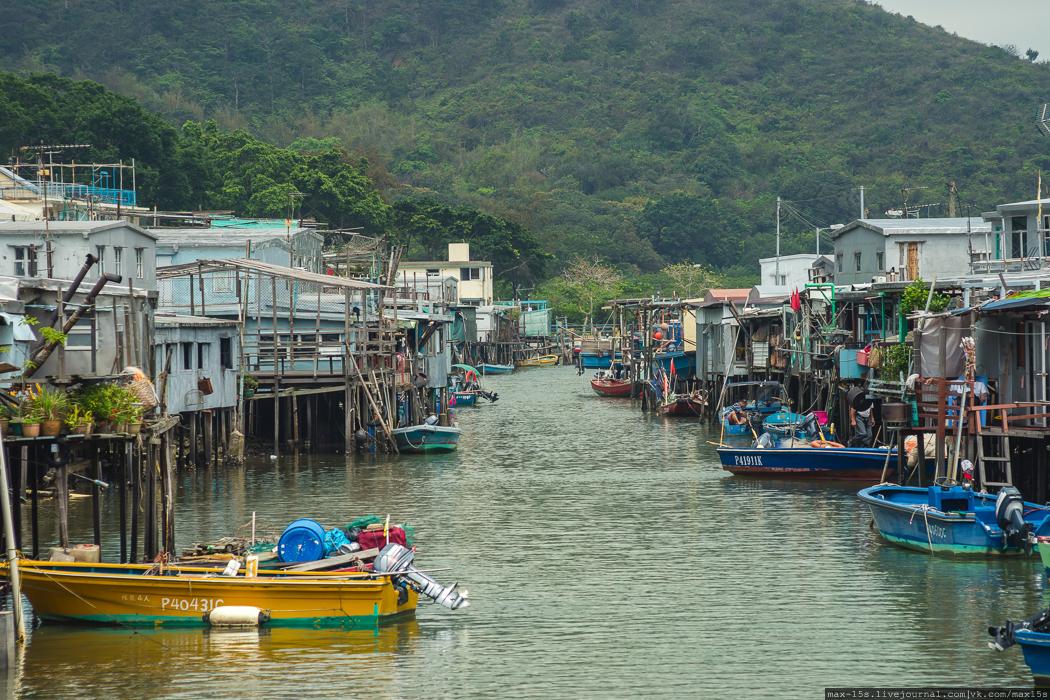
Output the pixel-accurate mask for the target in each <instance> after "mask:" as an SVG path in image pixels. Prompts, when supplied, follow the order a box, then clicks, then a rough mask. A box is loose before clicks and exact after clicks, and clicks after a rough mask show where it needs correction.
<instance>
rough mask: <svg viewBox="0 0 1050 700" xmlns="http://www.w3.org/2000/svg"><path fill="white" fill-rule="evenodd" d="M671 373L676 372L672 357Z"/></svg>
mask: <svg viewBox="0 0 1050 700" xmlns="http://www.w3.org/2000/svg"><path fill="white" fill-rule="evenodd" d="M671 374H674V358H673V357H672V358H671Z"/></svg>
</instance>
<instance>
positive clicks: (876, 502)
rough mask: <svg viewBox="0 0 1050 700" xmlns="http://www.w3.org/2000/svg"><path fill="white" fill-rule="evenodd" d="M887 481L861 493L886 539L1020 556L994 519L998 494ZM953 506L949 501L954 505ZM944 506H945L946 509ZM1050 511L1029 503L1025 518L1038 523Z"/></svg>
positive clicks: (926, 548)
mask: <svg viewBox="0 0 1050 700" xmlns="http://www.w3.org/2000/svg"><path fill="white" fill-rule="evenodd" d="M934 489H940V487H930V488H919V487H915V486H895V485H882V486H872V487H871V488H867V489H863V490H861V491H860V493H858V494H857V497H858V498H860V500H861V501H863V502H864V503H865V504H867V505H868V507H869V508H870V509H871V515H872V518H873V519H874V521H875V528H876V529H877V530H878V531H879V534H880V535H882V537H883V539H885V540H886V541H888V542H892V543H893V544H896V545H899V546H901V547H906V548H908V549H914V550H918V551H922V552H927V553H931V554H943V555H946V556H979V557H986V556H1001V555H1006V556H1016V555H1023V554H1024V549H1023V547H1021V546H1011V545H1009V544H1008V542H1007V538H1006V533H1005V532H1004V531H1003V530H1002V529H1001V528H1000V527H999V525H998V524H997V523H996V520H995V495H994V494H993V495H989V494H979V493H973V492H972V491H968V490H964V489H962V488H960V487H954V488H953V489H941V490H940V491H934ZM949 503H950V505H946V504H949ZM942 508H944V509H945V510H942ZM1048 513H1050V511H1047V510H1045V509H1044V508H1041V507H1040V506H1038V505H1036V504H1034V503H1025V516H1024V517H1025V520H1026V521H1028V522H1031V523H1032V524H1033V526H1034V527H1038V526H1039V525H1041V524H1042V522H1043V521H1044V520H1045V519H1046V516H1047V514H1048Z"/></svg>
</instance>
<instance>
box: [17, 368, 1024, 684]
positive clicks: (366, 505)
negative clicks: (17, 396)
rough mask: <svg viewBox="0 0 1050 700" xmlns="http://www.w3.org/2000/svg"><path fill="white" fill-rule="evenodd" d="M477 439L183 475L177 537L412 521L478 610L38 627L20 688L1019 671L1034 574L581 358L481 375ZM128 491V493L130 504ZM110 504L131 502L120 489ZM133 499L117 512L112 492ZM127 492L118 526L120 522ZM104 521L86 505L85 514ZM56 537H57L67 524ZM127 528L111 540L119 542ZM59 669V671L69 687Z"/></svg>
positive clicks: (473, 423)
mask: <svg viewBox="0 0 1050 700" xmlns="http://www.w3.org/2000/svg"><path fill="white" fill-rule="evenodd" d="M486 382H487V383H489V384H491V385H492V388H493V389H494V390H496V391H498V392H499V394H500V396H501V400H500V401H499V402H498V403H497V404H495V405H493V406H482V407H478V408H475V409H463V410H462V411H461V412H460V419H461V423H462V425H463V427H464V436H463V440H462V442H461V449H460V450H459V451H458V452H456V453H453V454H447V455H435V456H432V457H417V456H412V457H409V456H406V457H403V458H389V457H384V456H366V457H350V458H346V457H343V456H337V455H330V456H302V457H300V458H298V459H282V460H281V461H279V462H277V463H272V462H270V461H269V460H261V461H257V462H253V463H252V464H250V465H248V466H247V467H246V468H244V469H226V470H223V469H215V470H211V471H196V472H194V471H187V472H183V473H181V474H179V478H178V488H179V496H178V498H179V512H178V516H177V519H176V528H177V538H178V541H179V542H180V544H189V543H190V542H192V541H195V540H199V539H208V538H214V537H218V536H221V535H225V534H228V533H229V532H230V531H231V529H233V528H236V527H238V526H243V525H245V524H247V523H248V522H250V520H251V515H252V512H253V511H254V512H256V514H257V519H258V523H259V530H260V532H261V533H263V534H265V533H272V534H276V533H277V532H279V531H280V529H281V528H282V527H283V526H284V525H285V524H286V523H288V522H289V521H291V520H293V519H295V518H298V517H303V516H308V517H314V518H317V519H319V520H321V521H322V522H325V523H328V524H336V523H345V522H347V521H349V520H350V519H352V518H353V517H355V516H357V515H359V514H362V513H369V512H375V513H379V514H384V515H385V514H386V513H391V514H393V515H394V516H395V517H397V518H399V519H404V520H407V521H408V522H409V523H411V524H413V525H414V526H415V527H416V534H417V538H418V541H419V543H420V555H419V561H420V564H421V565H422V566H424V567H425V568H441V569H448V571H447V573H446V572H442V574H441V577H442V580H444V579H445V578H447V579H448V580H449V581H452V580H456V579H458V580H459V581H461V582H462V583H463V586H464V587H466V588H468V589H470V591H471V597H472V607H471V608H469V609H467V610H463V611H458V612H456V613H454V614H449V613H448V612H447V611H445V610H442V609H436V608H434V607H432V606H423V607H421V609H420V610H419V612H418V613H417V616H416V619H415V620H414V621H411V622H403V623H400V624H397V625H393V626H391V627H384V628H381V629H380V630H379V632H378V633H375V634H373V633H357V632H354V633H346V632H304V631H289V630H270V631H265V630H264V631H262V632H250V633H233V634H229V635H226V634H215V633H202V632H199V631H196V632H191V631H186V632H167V631H165V632H140V633H132V632H130V631H127V630H119V629H118V630H94V629H84V628H63V627H58V626H50V625H49V626H44V627H40V628H38V629H36V630H35V631H34V632H33V637H32V640H31V644H30V647H29V650H28V653H27V655H26V659H25V666H24V669H23V671H24V672H23V674H22V676H21V679H20V681H19V683H20V685H19V689H18V691H17V694H21V695H23V696H25V697H45V696H46V697H56V694H55V693H56V690H55V688H56V687H57V684H56V682H55V679H57V678H61V679H66V678H69V679H70V680H69V684H70V685H69V689H68V693H67V689H66V688H65V687H64V686H63V688H62V690H61V692H60V693H59V694H58V695H57V696H62V694H63V693H66V694H67V695H68V696H73V695H80V696H88V697H91V696H100V695H111V694H114V691H113V689H114V688H118V692H116V694H118V695H128V696H132V695H135V696H142V695H143V694H149V696H150V697H201V696H205V695H206V696H209V697H211V696H229V695H240V694H243V693H245V692H249V693H252V694H256V695H258V696H260V697H262V696H271V695H276V696H284V697H287V696H290V695H294V696H302V697H309V696H318V697H330V696H333V695H351V696H361V695H365V694H368V695H372V696H378V697H406V696H409V695H411V696H419V697H427V696H433V697H477V696H486V695H489V696H515V697H544V698H546V697H551V696H555V697H566V696H572V697H628V696H637V695H645V696H665V697H682V696H688V697H695V696H709V697H736V696H739V697H756V696H770V695H775V696H776V697H814V696H815V695H816V694H817V693H819V691H820V689H821V688H823V687H825V686H828V685H845V684H850V685H866V684H893V685H899V684H912V685H921V684H944V683H960V684H970V685H981V684H986V685H988V684H993V685H995V684H1014V685H1016V684H1024V683H1027V682H1028V681H1027V679H1028V676H1027V670H1026V669H1025V667H1024V665H1023V662H1022V661H1021V658H1020V654H995V653H993V652H990V651H988V650H987V649H986V648H985V645H984V634H985V633H984V628H985V626H986V625H987V624H989V623H993V622H998V621H1000V620H1001V619H1003V618H1005V617H1007V616H1013V617H1018V616H1021V615H1027V614H1029V613H1030V612H1034V611H1035V610H1036V608H1037V607H1038V606H1039V605H1040V604H1042V602H1043V600H1042V598H1043V591H1044V585H1043V582H1042V580H1041V578H1040V571H1039V567H1038V566H1037V565H1036V564H1035V563H1033V562H1022V561H1018V560H1004V561H990V562H985V561H980V562H956V561H952V560H946V559H934V558H930V557H928V556H925V555H922V554H918V553H915V552H908V551H905V550H900V549H896V548H894V547H890V546H887V545H885V544H884V543H882V542H881V541H879V540H878V537H877V535H876V534H875V533H874V532H872V531H871V529H870V528H869V523H870V519H871V518H870V514H869V513H868V512H867V511H865V510H864V509H862V508H861V507H860V505H859V503H858V501H857V500H856V497H855V489H854V488H853V487H851V486H849V485H846V484H843V483H840V482H827V483H814V482H801V481H792V480H779V481H778V480H759V479H753V478H739V477H732V476H729V475H728V474H726V473H725V472H723V471H722V470H721V469H720V468H719V466H718V460H717V456H716V454H715V452H714V447H713V446H712V445H710V444H708V443H709V441H710V440H717V432H714V433H712V432H709V431H708V430H707V429H706V428H705V427H704V426H702V425H700V424H699V423H697V422H696V421H690V420H668V419H661V418H654V417H644V416H641V415H640V414H639V412H638V411H637V409H636V408H634V407H632V405H631V403H630V402H629V401H617V400H600V399H597V398H596V397H593V396H592V395H591V391H590V388H589V386H588V385H587V380H586V377H582V378H581V377H576V376H575V375H574V374H573V371H572V369H571V368H558V369H537V370H531V371H528V372H521V373H517V374H514V375H511V376H506V377H492V378H488V379H486ZM111 498H112V497H111ZM114 504H115V499H114ZM110 505H113V504H110ZM114 511H115V508H114V507H108V508H106V509H105V518H106V521H105V523H104V530H105V531H106V532H107V533H114V532H115V528H116V520H115V517H116V516H115V513H114ZM73 518H74V522H73V527H74V532H75V533H76V535H77V536H78V537H80V538H83V539H86V538H89V537H90V532H91V524H90V505H86V506H85V505H83V504H77V505H76V506H75V507H74V509H73ZM45 533H46V534H45V536H47V537H53V530H52V529H50V525H49V526H48V527H47V528H45ZM116 545H117V542H116V541H115V538H113V537H109V538H107V541H106V552H107V555H109V556H113V554H114V553H115V552H116V551H117V550H116ZM63 682H64V681H63Z"/></svg>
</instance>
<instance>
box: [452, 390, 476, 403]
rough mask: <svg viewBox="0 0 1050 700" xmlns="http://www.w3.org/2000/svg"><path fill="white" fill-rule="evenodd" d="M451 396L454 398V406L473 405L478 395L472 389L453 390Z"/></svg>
mask: <svg viewBox="0 0 1050 700" xmlns="http://www.w3.org/2000/svg"><path fill="white" fill-rule="evenodd" d="M452 396H454V397H455V399H456V403H455V404H454V405H456V406H474V405H475V404H477V402H478V395H477V394H475V393H474V392H473V391H454V392H452Z"/></svg>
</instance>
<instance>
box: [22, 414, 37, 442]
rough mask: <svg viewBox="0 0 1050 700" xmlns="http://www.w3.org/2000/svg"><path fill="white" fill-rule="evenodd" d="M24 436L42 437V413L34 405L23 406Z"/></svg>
mask: <svg viewBox="0 0 1050 700" xmlns="http://www.w3.org/2000/svg"><path fill="white" fill-rule="evenodd" d="M22 437H27V438H35V437H40V415H39V414H38V413H37V412H36V409H35V408H33V407H32V406H25V407H23V408H22Z"/></svg>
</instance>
